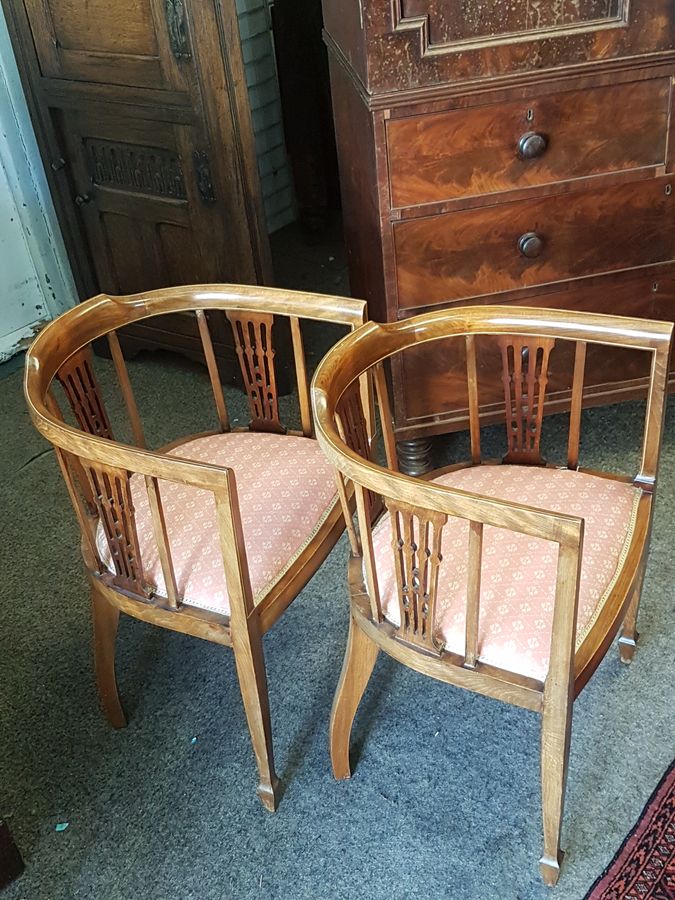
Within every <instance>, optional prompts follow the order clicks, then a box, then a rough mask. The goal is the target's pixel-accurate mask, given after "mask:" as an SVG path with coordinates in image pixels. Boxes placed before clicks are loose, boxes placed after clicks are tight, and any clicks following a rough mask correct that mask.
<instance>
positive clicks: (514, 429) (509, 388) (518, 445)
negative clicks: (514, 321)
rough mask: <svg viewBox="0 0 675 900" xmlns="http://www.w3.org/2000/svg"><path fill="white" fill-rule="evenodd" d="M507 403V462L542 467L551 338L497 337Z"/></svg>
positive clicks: (552, 341)
mask: <svg viewBox="0 0 675 900" xmlns="http://www.w3.org/2000/svg"><path fill="white" fill-rule="evenodd" d="M499 346H500V348H501V352H502V379H503V381H504V399H505V403H506V438H507V441H508V452H507V454H506V456H505V457H504V462H506V463H525V464H528V465H543V463H544V460H543V459H542V456H541V453H540V450H539V446H540V443H541V425H542V420H543V415H544V398H545V396H546V385H547V383H548V361H549V356H550V354H551V350H553V347H554V346H555V340H554V339H553V338H536V337H533V338H528V337H515V336H511V335H508V336H506V337H501V338H499Z"/></svg>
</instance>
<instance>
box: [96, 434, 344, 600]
mask: <svg viewBox="0 0 675 900" xmlns="http://www.w3.org/2000/svg"><path fill="white" fill-rule="evenodd" d="M169 455H170V456H179V457H182V458H184V459H191V460H196V461H198V462H208V463H213V464H215V465H219V466H228V467H229V468H232V469H234V472H235V476H236V480H237V493H238V496H239V507H240V512H241V519H242V526H243V532H244V543H245V546H246V555H247V559H248V567H249V574H250V578H251V588H252V591H253V596H254V598H255V599H256V602H257V600H258V599H260V598H261V597H262V596H264V594H265V593H267V591H268V590H269V589H270V588H271V587H272V586H273V585H274V583H275V582H276V581H278V580H279V578H280V577H281V576H282V575H283V574H284V572H285V571H286V570H287V569H288V567H289V566H290V565H291V563H292V562H293V561H294V560H295V559H296V558H297V556H298V555H299V554H300V552H301V551H302V550H303V549H304V547H305V546H306V545H307V543H308V542H309V541H310V540H311V538H312V537H313V536H314V534H315V533H316V531H317V529H318V528H319V527H320V525H321V524H322V522H323V521H324V520H325V518H326V517H327V515H328V513H329V512H330V509H331V507H332V505H333V503H334V501H335V476H334V473H333V469H332V468H331V466H330V465H329V463H328V462H327V461H326V459H325V457H324V456H323V454H322V452H321V450H320V449H319V445H318V444H317V442H316V441H314V440H310V439H309V438H303V437H291V436H287V435H275V434H262V433H253V432H239V433H238V434H216V435H210V436H208V437H201V438H196V439H195V440H193V441H189V442H188V443H185V444H182V445H181V446H180V447H177V448H176V449H175V450H172V451H171V452H170V454H169ZM159 484H160V495H161V498H162V505H163V507H164V513H165V517H166V524H167V529H168V534H169V543H170V546H171V553H172V558H173V563H174V571H175V573H176V582H177V585H178V590H179V593H180V595H181V596H182V597H183V601H184V603H186V604H187V605H189V606H198V607H200V608H202V609H209V610H213V611H214V612H218V613H222V614H224V615H229V612H230V600H229V597H228V593H227V587H226V585H225V575H224V571H223V559H222V554H221V551H220V538H219V532H218V527H217V523H216V508H215V501H214V497H213V494H211V493H210V492H208V491H203V490H200V489H199V488H194V487H189V486H185V485H181V484H175V483H173V482H168V481H160V483H159ZM131 491H132V496H133V501H134V506H135V509H136V525H137V529H138V539H139V546H140V550H141V560H142V564H143V572H144V577H145V580H146V582H147V583H148V584H150V585H153V586H154V587H155V588H156V590H157V592H158V593H160V594H162V595H164V596H166V585H165V581H164V577H163V575H162V569H161V565H160V562H159V555H158V552H157V545H156V543H155V538H154V535H153V529H152V518H151V515H150V508H149V505H148V495H147V491H146V488H145V480H144V478H143V477H142V476H140V475H133V476H132V478H131ZM97 543H98V548H99V552H100V554H101V558H102V559H103V561H104V563H105V565H106V566H107V567H108V568H109V569H110V570H112V568H113V567H112V564H111V557H110V550H109V548H108V543H107V541H106V538H105V534H104V532H103V529H102V527H101V526H100V525H99V531H98V536H97Z"/></svg>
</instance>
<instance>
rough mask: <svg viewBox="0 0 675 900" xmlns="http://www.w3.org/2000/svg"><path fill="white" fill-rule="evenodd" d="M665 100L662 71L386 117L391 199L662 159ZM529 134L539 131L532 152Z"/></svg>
mask: <svg viewBox="0 0 675 900" xmlns="http://www.w3.org/2000/svg"><path fill="white" fill-rule="evenodd" d="M669 102H670V83H669V80H668V79H667V78H661V79H655V80H653V81H638V82H635V83H633V84H625V85H616V86H613V87H598V88H592V89H589V90H585V91H566V92H563V93H556V94H548V95H543V96H541V97H536V98H535V99H534V100H532V101H531V102H529V103H528V102H527V101H525V100H514V101H512V102H511V103H499V104H494V105H488V106H478V107H475V108H472V109H457V110H450V111H448V112H442V113H432V114H429V115H419V116H404V117H402V118H392V119H391V120H390V121H389V122H388V123H387V153H388V158H389V171H390V179H391V204H392V207H407V206H417V205H418V204H423V203H434V202H440V201H443V200H452V199H454V198H459V197H475V196H479V195H481V194H492V193H499V192H502V191H508V190H516V189H518V188H526V187H533V186H538V185H545V184H554V183H555V182H558V181H561V182H563V181H569V180H571V179H575V178H584V177H588V176H590V175H600V174H603V173H611V172H621V171H624V170H628V169H640V168H643V167H647V166H658V165H661V166H662V165H664V164H665V161H666V135H667V124H668V113H669ZM528 135H537V136H540V138H541V142H540V143H539V144H538V145H537V144H534V146H533V149H532V150H531V151H530V152H535V153H536V155H534V156H532V157H531V158H528V157H526V156H523V153H522V152H521V142H522V145H523V148H522V149H523V151H524V152H528V146H529V145H528V143H527V136H528ZM532 143H533V142H532V139H530V144H532ZM537 150H538V152H537Z"/></svg>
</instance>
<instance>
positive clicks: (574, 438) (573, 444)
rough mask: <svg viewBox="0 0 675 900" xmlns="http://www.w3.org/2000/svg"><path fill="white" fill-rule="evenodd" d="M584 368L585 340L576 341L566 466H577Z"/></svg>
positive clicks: (573, 467) (572, 467) (574, 467)
mask: <svg viewBox="0 0 675 900" xmlns="http://www.w3.org/2000/svg"><path fill="white" fill-rule="evenodd" d="M585 368H586V341H577V342H576V344H575V348H574V374H573V375H572V401H571V404H570V427H569V435H568V439H567V468H568V469H576V468H578V467H579V442H580V439H581V409H582V406H583V398H584V371H585Z"/></svg>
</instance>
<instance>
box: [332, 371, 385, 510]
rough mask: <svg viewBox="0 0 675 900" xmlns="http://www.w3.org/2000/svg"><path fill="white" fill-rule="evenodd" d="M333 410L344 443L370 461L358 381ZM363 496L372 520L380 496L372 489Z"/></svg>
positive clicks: (377, 507)
mask: <svg viewBox="0 0 675 900" xmlns="http://www.w3.org/2000/svg"><path fill="white" fill-rule="evenodd" d="M335 412H336V413H337V419H338V428H339V431H340V434H341V436H342V439H343V440H344V442H345V444H346V445H347V446H348V447H349V448H350V449H351V450H353V451H354V453H357V454H358V455H359V456H360V457H362V458H363V459H368V460H371V461H372V459H373V453H372V450H371V448H370V444H369V442H368V428H367V426H366V417H365V415H364V412H363V403H362V401H361V391H360V386H359V382H358V381H355V382H353V383H352V384H350V385H349V387H348V388H347V390H346V391H345V392H344V394H343V395H342V396H341V397H340V401H339V403H338V404H337V408H336V410H335ZM365 498H366V503H367V505H368V512H369V515H370V518H371V521H372V520H373V519H374V518H375V517H376V516H377V515H379V513H380V511H381V510H382V498H381V497H380V496H379V494H375V493H373V491H365Z"/></svg>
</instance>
